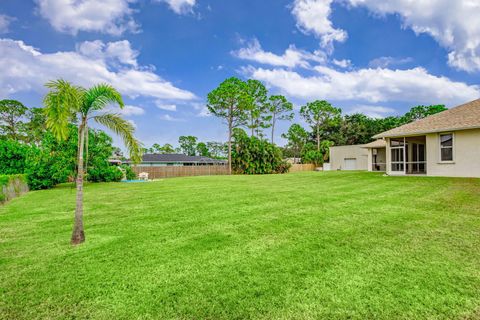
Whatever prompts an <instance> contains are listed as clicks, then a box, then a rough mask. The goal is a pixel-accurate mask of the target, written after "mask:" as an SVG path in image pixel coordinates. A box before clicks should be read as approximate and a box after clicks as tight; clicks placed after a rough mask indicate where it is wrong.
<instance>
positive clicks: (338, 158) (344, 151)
mask: <svg viewBox="0 0 480 320" xmlns="http://www.w3.org/2000/svg"><path fill="white" fill-rule="evenodd" d="M345 159H356V170H368V149H366V148H363V147H362V145H353V146H338V147H331V148H330V166H331V170H344V169H345V168H344V167H345Z"/></svg>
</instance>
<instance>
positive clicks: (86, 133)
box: [84, 123, 88, 180]
mask: <svg viewBox="0 0 480 320" xmlns="http://www.w3.org/2000/svg"><path fill="white" fill-rule="evenodd" d="M87 172H88V123H85V174H84V176H85V180H88V174H87Z"/></svg>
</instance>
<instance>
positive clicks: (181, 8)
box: [157, 0, 196, 14]
mask: <svg viewBox="0 0 480 320" xmlns="http://www.w3.org/2000/svg"><path fill="white" fill-rule="evenodd" d="M157 1H159V2H165V3H167V4H168V6H169V7H170V9H172V10H173V11H174V12H175V13H177V14H187V13H191V12H192V11H193V7H194V6H195V2H196V0H157Z"/></svg>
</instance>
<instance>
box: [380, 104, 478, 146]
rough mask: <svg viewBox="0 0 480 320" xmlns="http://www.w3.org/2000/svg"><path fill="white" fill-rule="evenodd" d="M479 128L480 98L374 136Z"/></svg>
mask: <svg viewBox="0 0 480 320" xmlns="http://www.w3.org/2000/svg"><path fill="white" fill-rule="evenodd" d="M477 128H480V99H477V100H474V101H471V102H469V103H465V104H462V105H460V106H458V107H455V108H451V109H448V110H445V111H442V112H440V113H437V114H434V115H431V116H428V117H426V118H423V119H420V120H417V121H415V122H411V123H407V124H405V125H403V126H400V127H397V128H394V129H392V130H388V131H385V132H382V133H380V134H377V135H375V136H373V137H374V138H385V137H401V136H412V135H417V134H425V133H434V132H444V131H456V130H467V129H477Z"/></svg>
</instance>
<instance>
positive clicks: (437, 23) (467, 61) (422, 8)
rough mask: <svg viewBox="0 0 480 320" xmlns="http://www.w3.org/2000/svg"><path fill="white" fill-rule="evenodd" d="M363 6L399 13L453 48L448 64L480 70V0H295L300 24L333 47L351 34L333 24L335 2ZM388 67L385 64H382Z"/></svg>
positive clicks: (417, 30) (410, 24)
mask: <svg viewBox="0 0 480 320" xmlns="http://www.w3.org/2000/svg"><path fill="white" fill-rule="evenodd" d="M333 2H337V3H343V4H346V5H349V6H352V7H358V6H362V7H365V8H367V9H368V10H370V11H371V12H373V13H375V14H376V15H380V16H382V15H386V14H397V15H399V16H400V17H401V18H402V19H403V24H404V27H406V28H411V29H412V30H413V31H414V32H415V33H417V34H419V33H425V34H429V35H430V36H431V37H433V38H434V39H435V40H436V41H437V42H438V43H439V44H440V45H441V46H443V47H445V48H447V49H448V50H450V52H449V54H448V63H449V64H450V65H451V66H452V67H455V68H457V69H461V70H465V71H468V72H475V71H480V19H479V18H478V17H479V16H480V1H477V0H430V1H427V0H417V1H412V0H388V1H385V0H294V2H293V9H292V14H293V15H294V16H295V18H296V20H297V26H298V27H299V28H300V29H301V30H302V31H303V32H305V33H313V34H314V35H315V36H316V37H318V38H320V39H321V42H322V45H324V46H325V47H328V48H330V49H331V45H332V43H333V41H339V42H342V41H345V39H346V38H347V33H346V32H345V31H344V30H341V29H336V28H334V27H333V24H332V21H331V20H330V14H331V4H332V3H333ZM379 66H380V67H385V66H384V65H383V66H382V65H379Z"/></svg>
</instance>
